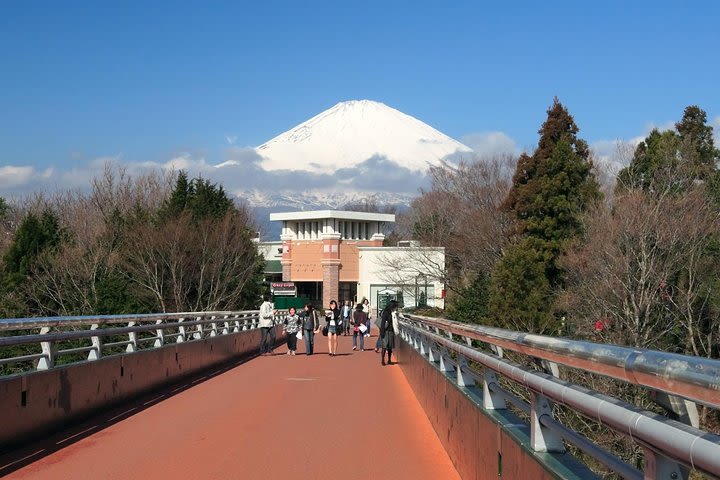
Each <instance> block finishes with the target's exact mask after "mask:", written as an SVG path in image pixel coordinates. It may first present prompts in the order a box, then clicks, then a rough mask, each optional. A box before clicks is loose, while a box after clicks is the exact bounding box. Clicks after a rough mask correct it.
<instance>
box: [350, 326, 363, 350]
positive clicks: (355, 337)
mask: <svg viewBox="0 0 720 480" xmlns="http://www.w3.org/2000/svg"><path fill="white" fill-rule="evenodd" d="M358 337H360V350H365V335H364V334H363V333H362V332H361V331H360V330H357V331H356V330H353V347H357V339H358Z"/></svg>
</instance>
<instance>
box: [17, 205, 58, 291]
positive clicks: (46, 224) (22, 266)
mask: <svg viewBox="0 0 720 480" xmlns="http://www.w3.org/2000/svg"><path fill="white" fill-rule="evenodd" d="M62 238H63V232H62V230H61V229H60V226H59V223H58V219H57V216H56V215H55V214H54V213H53V212H51V211H50V210H45V211H43V213H42V214H40V215H39V216H38V215H36V214H35V213H33V212H30V213H28V214H27V215H26V216H25V218H24V219H23V220H22V222H21V223H20V226H19V227H18V229H17V231H16V232H15V236H14V238H13V241H12V243H11V244H10V248H9V249H8V251H7V252H6V253H5V255H4V257H3V261H4V267H5V274H6V276H5V284H6V287H7V288H9V289H13V288H16V287H17V286H19V285H20V283H22V281H23V280H24V279H25V278H26V277H27V275H28V274H29V273H30V272H31V270H32V267H33V266H34V265H35V262H36V261H37V259H38V257H39V256H40V255H41V254H42V253H43V252H46V251H52V250H53V249H55V248H56V247H57V246H58V245H60V243H61V241H62Z"/></svg>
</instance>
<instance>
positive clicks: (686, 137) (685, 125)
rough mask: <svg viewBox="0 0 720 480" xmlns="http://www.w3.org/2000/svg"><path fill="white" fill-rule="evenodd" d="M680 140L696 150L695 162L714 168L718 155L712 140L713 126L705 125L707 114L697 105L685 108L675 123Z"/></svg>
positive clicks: (719, 155)
mask: <svg viewBox="0 0 720 480" xmlns="http://www.w3.org/2000/svg"><path fill="white" fill-rule="evenodd" d="M675 129H676V130H677V132H678V134H679V136H680V140H682V141H683V142H687V143H688V144H689V146H690V147H691V148H692V149H693V150H694V151H695V152H697V154H698V155H697V157H696V162H697V163H698V164H699V165H703V166H706V167H709V168H710V169H712V170H714V169H715V165H716V163H717V161H718V157H720V152H719V151H718V149H717V148H715V141H714V140H713V127H712V126H710V125H707V114H706V113H705V111H704V110H702V109H701V108H700V107H698V106H697V105H690V106H689V107H686V108H685V111H684V112H683V118H682V120H680V121H679V122H678V123H676V124H675Z"/></svg>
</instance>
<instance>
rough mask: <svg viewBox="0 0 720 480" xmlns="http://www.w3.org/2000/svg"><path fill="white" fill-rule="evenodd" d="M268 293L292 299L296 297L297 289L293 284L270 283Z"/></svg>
mask: <svg viewBox="0 0 720 480" xmlns="http://www.w3.org/2000/svg"><path fill="white" fill-rule="evenodd" d="M270 293H271V294H273V295H274V296H287V297H294V296H296V295H297V288H296V287H295V283H294V282H272V283H271V284H270Z"/></svg>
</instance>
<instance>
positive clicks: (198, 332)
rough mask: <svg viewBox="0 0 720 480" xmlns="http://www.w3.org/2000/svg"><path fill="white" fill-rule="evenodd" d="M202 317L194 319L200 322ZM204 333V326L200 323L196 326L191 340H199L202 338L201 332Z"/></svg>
mask: <svg viewBox="0 0 720 480" xmlns="http://www.w3.org/2000/svg"><path fill="white" fill-rule="evenodd" d="M202 319H203V317H195V320H197V321H198V322H199V321H200V320H202ZM204 331H205V328H204V325H203V324H202V323H198V324H197V328H196V329H195V332H194V333H193V338H194V339H195V340H200V339H201V338H202V336H203V332H204Z"/></svg>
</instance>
